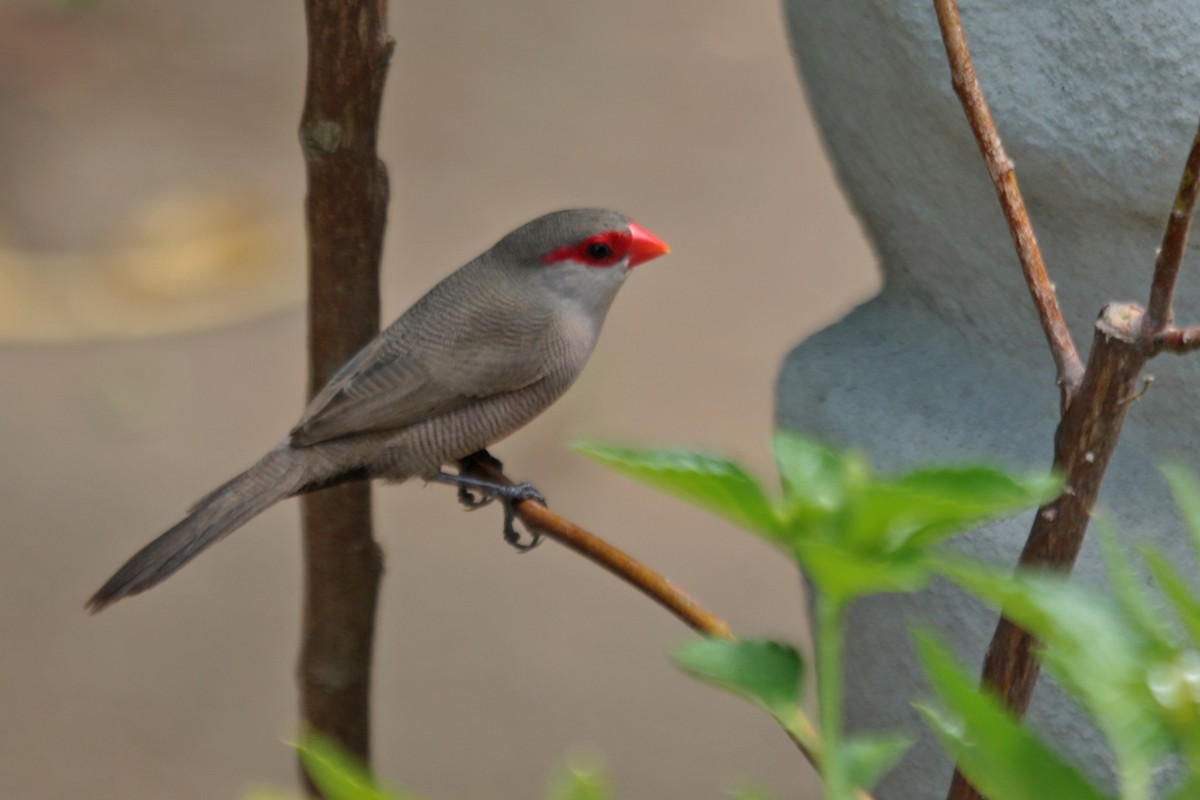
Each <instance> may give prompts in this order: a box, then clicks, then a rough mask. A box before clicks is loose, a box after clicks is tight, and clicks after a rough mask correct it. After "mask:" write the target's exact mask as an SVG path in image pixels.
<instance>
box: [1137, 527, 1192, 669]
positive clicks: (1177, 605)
mask: <svg viewBox="0 0 1200 800" xmlns="http://www.w3.org/2000/svg"><path fill="white" fill-rule="evenodd" d="M1139 552H1140V553H1141V556H1142V560H1144V561H1145V562H1146V566H1148V567H1149V568H1150V574H1151V575H1153V576H1154V581H1155V583H1157V584H1158V588H1159V591H1161V592H1162V594H1163V597H1165V598H1166V599H1167V601H1168V602H1169V603H1170V604H1171V607H1172V609H1173V610H1174V611H1175V617H1176V618H1177V619H1178V620H1179V624H1180V625H1182V626H1183V629H1184V630H1185V631H1187V634H1188V636H1189V637H1190V638H1191V640H1192V647H1200V600H1198V599H1197V598H1196V596H1195V595H1193V594H1192V589H1191V586H1190V585H1189V584H1188V582H1187V581H1186V580H1184V578H1183V575H1182V574H1180V572H1179V569H1178V568H1177V567H1176V566H1175V565H1174V564H1173V563H1171V562H1170V561H1168V560H1167V558H1166V557H1165V556H1163V554H1162V553H1160V552H1158V551H1156V550H1152V549H1150V548H1142V549H1140V550H1139Z"/></svg>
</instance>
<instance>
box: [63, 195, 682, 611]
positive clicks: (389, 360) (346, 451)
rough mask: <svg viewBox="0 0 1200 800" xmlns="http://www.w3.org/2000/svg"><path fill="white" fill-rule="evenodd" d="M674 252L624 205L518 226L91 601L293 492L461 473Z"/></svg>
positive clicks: (536, 406) (142, 586) (195, 550)
mask: <svg viewBox="0 0 1200 800" xmlns="http://www.w3.org/2000/svg"><path fill="white" fill-rule="evenodd" d="M668 252H670V250H669V248H668V247H667V246H666V245H665V244H664V243H663V242H662V241H660V240H659V239H658V238H657V237H656V236H654V234H652V233H650V232H649V231H647V230H646V229H645V228H642V227H640V226H638V225H637V224H635V223H634V222H631V221H630V220H629V218H627V217H625V216H624V215H622V214H618V213H617V212H615V211H604V210H598V209H574V210H569V211H558V212H555V213H553V214H547V215H546V216H544V217H539V218H538V219H535V220H533V221H532V222H529V223H526V224H525V225H522V226H521V227H520V228H517V229H516V230H515V231H513V232H512V233H510V234H508V235H507V236H505V237H504V238H503V239H501V240H500V241H499V242H497V243H496V244H495V245H493V246H492V248H491V249H490V250H488V251H487V252H485V253H484V254H483V255H481V256H479V257H478V258H476V259H474V260H473V261H471V262H470V263H468V264H467V265H466V266H464V267H462V268H460V269H459V270H458V271H457V272H454V273H453V274H451V275H450V276H448V277H447V278H445V279H444V280H442V282H441V283H439V284H437V285H436V286H434V287H433V289H431V290H430V291H429V293H428V294H426V295H425V296H424V297H422V298H421V299H420V300H418V301H417V302H416V303H415V304H414V305H413V306H412V307H411V308H410V309H408V311H406V312H404V314H403V315H401V317H400V318H399V319H397V320H396V321H395V322H394V323H392V325H391V326H390V327H389V328H387V329H386V330H384V331H383V332H382V333H380V334H379V335H378V336H376V337H375V338H374V339H373V340H372V341H371V342H370V343H368V344H367V346H366V347H364V348H363V349H362V350H361V351H360V352H359V353H358V354H357V355H356V356H354V357H353V358H352V359H350V360H349V361H348V362H347V363H346V364H345V366H343V367H342V368H341V369H340V370H338V372H337V373H336V374H335V375H334V376H333V377H332V378H331V379H330V381H329V383H328V384H326V386H325V388H324V389H322V390H321V391H320V392H319V393H318V394H317V395H316V397H314V398H313V399H312V402H311V403H309V405H308V408H306V409H305V410H304V414H303V415H302V416H301V417H300V421H299V423H297V425H296V427H294V428H292V430H291V432H290V433H289V434H288V435H287V436H286V437H285V438H284V440H283V441H282V442H280V443H279V444H277V445H276V446H275V447H274V448H272V449H271V450H270V452H268V453H267V454H266V455H265V456H263V457H262V459H261V460H259V462H258V463H257V464H255V465H254V466H252V467H251V468H250V469H248V470H246V471H245V472H243V473H242V474H241V475H238V476H237V477H236V478H234V479H233V480H231V481H229V482H228V483H226V484H225V485H223V486H221V487H220V488H218V489H216V490H215V491H213V492H212V493H211V494H209V495H207V496H206V497H204V498H203V499H202V500H200V502H198V503H197V504H196V505H195V506H193V507H192V509H191V511H190V513H189V514H188V516H187V517H185V518H184V519H183V521H181V522H180V523H178V524H177V525H175V527H173V528H171V529H170V530H168V531H167V532H166V533H164V534H162V535H161V536H159V537H158V538H157V539H155V540H154V541H152V542H151V543H150V544H148V545H146V546H145V547H143V548H142V549H141V550H139V551H138V552H137V554H136V555H134V556H133V558H131V559H129V561H127V562H126V563H125V565H124V566H122V567H121V568H120V569H119V570H117V573H116V574H115V575H113V576H112V577H111V578H110V579H109V580H108V582H107V583H105V584H104V586H102V587H101V588H100V591H98V592H96V594H95V595H94V596H93V597H92V598H91V600H89V601H88V604H87V607H88V609H89V610H91V611H92V612H96V611H99V610H101V609H103V608H104V607H105V606H108V605H109V604H110V603H113V602H115V601H117V600H120V599H121V598H122V597H127V596H129V595H133V594H137V593H138V592H142V591H145V590H146V589H149V588H150V587H152V586H154V585H155V584H157V583H159V582H161V581H163V580H165V579H166V578H167V577H168V576H170V575H172V574H173V573H174V572H175V571H176V570H178V569H179V568H180V567H182V566H183V565H184V564H186V563H187V562H188V561H190V560H192V559H193V558H195V557H196V555H197V554H199V553H200V551H201V550H204V549H205V548H206V547H208V546H209V545H211V544H213V543H214V542H216V541H218V540H220V539H222V538H224V537H225V536H227V535H229V534H230V533H232V532H233V531H234V530H236V529H237V528H239V527H240V526H242V525H243V524H245V523H246V522H247V521H248V520H250V519H251V518H252V517H254V516H256V515H257V514H259V513H261V512H262V511H264V510H265V509H266V508H268V507H269V506H271V505H272V504H274V503H275V502H277V501H279V500H282V499H283V498H285V497H291V496H292V495H297V494H302V493H304V492H307V491H312V490H314V489H319V488H322V487H325V486H330V485H333V484H335V483H339V482H341V481H343V480H347V479H350V478H364V479H365V478H383V479H385V480H389V481H405V480H408V479H409V478H424V479H426V480H439V479H440V480H450V481H454V480H455V476H451V475H448V474H447V473H444V472H442V470H441V467H442V465H444V464H447V463H451V462H454V461H457V460H458V459H461V458H464V457H466V456H468V455H470V454H472V453H475V452H476V451H479V450H483V449H484V448H486V447H488V446H489V445H491V444H492V443H494V442H496V441H497V440H499V439H502V438H504V437H505V436H508V435H509V434H510V433H512V432H514V431H516V430H517V429H518V428H520V427H522V426H523V425H525V424H526V423H527V422H529V421H530V420H532V419H533V418H534V417H536V416H537V415H538V414H540V413H541V412H542V411H544V410H545V409H546V408H547V407H548V406H549V405H550V404H551V403H553V402H554V401H555V400H557V399H558V398H559V396H561V395H562V393H563V392H564V391H566V389H567V388H568V387H569V386H570V385H571V384H572V383H573V382H574V381H575V379H576V378H577V377H579V373H580V372H581V371H582V370H583V366H584V364H585V363H587V360H588V356H590V355H591V353H592V348H593V347H595V345H596V339H597V337H598V336H599V335H600V327H601V325H602V324H603V323H604V317H605V315H606V314H607V313H608V308H609V306H610V305H611V304H612V301H613V298H615V297H616V294H617V290H618V289H619V288H621V284H622V283H624V281H625V276H626V274H627V273H628V272H629V270H630V269H632V268H633V267H635V266H637V265H638V264H641V263H644V262H646V261H649V260H651V259H653V258H657V257H658V256H661V255H663V254H665V253H668ZM460 485H461V484H460ZM473 488H477V489H478V488H480V487H479V486H474V487H473ZM482 488H483V489H484V490H485V491H486V490H487V489H488V488H489V487H487V486H484V487H482ZM509 499H510V500H511V497H510V498H509ZM510 510H511V509H510Z"/></svg>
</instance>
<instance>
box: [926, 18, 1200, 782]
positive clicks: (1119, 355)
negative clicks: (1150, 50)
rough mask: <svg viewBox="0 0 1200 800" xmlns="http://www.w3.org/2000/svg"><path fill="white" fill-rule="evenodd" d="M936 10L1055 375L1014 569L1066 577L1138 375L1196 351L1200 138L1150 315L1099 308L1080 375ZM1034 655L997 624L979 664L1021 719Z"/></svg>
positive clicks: (959, 47) (1007, 178)
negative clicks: (1038, 502)
mask: <svg viewBox="0 0 1200 800" xmlns="http://www.w3.org/2000/svg"><path fill="white" fill-rule="evenodd" d="M934 8H935V10H936V12H937V16H938V24H939V26H940V27H941V31H942V39H943V41H944V43H945V46H946V55H947V58H948V60H949V63H950V71H951V76H952V83H953V85H954V89H955V92H956V93H957V94H958V97H959V100H960V101H961V103H962V106H963V111H964V113H965V114H966V117H967V120H968V121H969V122H970V125H971V130H972V132H973V133H974V135H975V139H976V141H977V143H978V144H979V149H980V152H981V153H982V155H983V159H984V161H985V163H986V164H987V167H988V172H989V174H990V175H991V176H992V181H993V183H994V184H995V187H996V194H997V196H998V197H999V198H1000V205H1001V207H1002V208H1003V210H1004V216H1005V219H1006V220H1007V221H1008V224H1009V230H1010V232H1011V233H1012V237H1013V242H1014V244H1015V245H1016V250H1017V256H1018V258H1019V259H1020V261H1021V266H1022V270H1023V272H1024V274H1025V280H1026V283H1027V284H1028V286H1029V291H1030V295H1031V296H1032V297H1033V300H1034V305H1035V306H1036V307H1037V310H1038V315H1039V317H1040V319H1041V323H1042V328H1043V330H1044V332H1045V334H1046V339H1047V342H1048V343H1049V345H1050V350H1051V353H1052V355H1053V357H1054V362H1055V365H1056V367H1057V369H1058V385H1059V389H1060V392H1061V406H1062V418H1061V419H1060V421H1059V425H1058V430H1057V431H1056V433H1055V447H1054V469H1055V470H1056V471H1057V472H1058V473H1059V474H1060V475H1062V476H1063V478H1064V488H1063V492H1062V494H1061V495H1060V496H1059V497H1057V498H1056V499H1055V500H1053V501H1052V502H1050V503H1048V504H1046V505H1045V506H1043V507H1042V508H1040V509H1038V513H1037V516H1036V517H1035V518H1034V523H1033V527H1032V529H1031V531H1030V533H1029V538H1028V539H1027V540H1026V542H1025V548H1024V550H1023V551H1022V553H1021V558H1020V561H1019V564H1020V566H1022V567H1042V568H1047V567H1048V568H1051V569H1058V570H1061V571H1063V572H1070V570H1071V569H1072V567H1073V566H1074V564H1075V560H1076V558H1077V557H1078V556H1079V551H1080V548H1081V547H1082V545H1083V538H1084V534H1085V532H1086V531H1087V525H1088V521H1089V520H1090V518H1091V513H1092V509H1093V508H1094V506H1095V503H1096V498H1097V497H1098V495H1099V491H1100V484H1101V482H1102V481H1103V479H1104V473H1105V470H1106V469H1107V467H1108V463H1109V460H1110V459H1111V457H1112V454H1113V452H1114V451H1115V450H1116V447H1117V441H1118V439H1119V437H1120V434H1121V426H1122V424H1123V423H1124V421H1125V415H1126V413H1128V411H1129V408H1130V406H1131V405H1132V404H1133V403H1134V402H1135V401H1136V400H1137V399H1138V398H1139V397H1141V395H1142V394H1144V392H1145V390H1146V387H1147V386H1148V385H1149V380H1148V379H1147V380H1146V381H1145V382H1144V383H1143V386H1142V387H1141V388H1140V389H1139V387H1138V381H1139V376H1140V375H1141V371H1142V367H1143V366H1145V364H1146V362H1147V361H1148V360H1149V359H1150V358H1152V357H1154V356H1155V355H1157V354H1159V353H1161V352H1172V353H1179V354H1183V353H1189V352H1191V351H1193V350H1198V349H1200V328H1183V329H1177V328H1175V327H1174V326H1173V320H1174V315H1173V311H1172V300H1173V297H1174V293H1175V285H1176V282H1177V280H1178V277H1179V270H1180V267H1181V265H1182V262H1183V255H1184V252H1185V250H1186V246H1187V237H1188V230H1189V228H1190V226H1191V220H1192V215H1193V212H1194V209H1195V205H1196V198H1197V194H1200V130H1198V132H1197V134H1196V136H1194V137H1193V139H1192V146H1191V149H1190V151H1189V152H1188V156H1187V160H1186V163H1185V166H1184V170H1183V176H1182V178H1181V179H1180V181H1179V188H1178V190H1177V192H1176V195H1175V201H1174V203H1173V204H1172V207H1171V213H1170V215H1169V217H1168V219H1167V225H1166V230H1165V232H1164V233H1163V242H1162V246H1161V247H1160V248H1159V252H1158V257H1157V259H1156V262H1155V265H1154V277H1153V280H1152V284H1151V290H1150V298H1149V302H1148V304H1147V308H1146V310H1145V311H1143V309H1141V308H1140V307H1139V306H1137V305H1135V304H1132V303H1113V304H1110V305H1108V306H1106V307H1105V308H1104V309H1103V310H1102V311H1101V314H1100V318H1099V319H1098V320H1097V322H1096V327H1095V335H1094V339H1093V342H1092V349H1091V352H1090V354H1089V357H1088V363H1087V367H1086V369H1085V368H1083V367H1082V365H1081V363H1080V361H1079V356H1078V355H1077V353H1076V352H1075V348H1074V345H1073V344H1072V342H1071V339H1070V335H1069V334H1068V333H1067V330H1066V325H1065V322H1064V321H1063V318H1062V313H1061V311H1060V310H1059V308H1058V302H1057V299H1056V297H1055V293H1054V287H1053V284H1052V283H1051V282H1050V279H1049V277H1048V275H1047V273H1046V270H1045V267H1044V265H1043V264H1042V260H1041V255H1040V253H1039V251H1038V247H1037V241H1036V239H1035V238H1034V235H1033V229H1032V226H1031V225H1030V223H1029V218H1028V215H1027V214H1026V212H1025V205H1024V202H1023V201H1022V199H1021V194H1020V190H1019V189H1018V188H1017V181H1016V174H1015V171H1014V169H1013V165H1012V162H1011V161H1010V160H1009V158H1008V156H1007V155H1006V154H1005V152H1004V149H1003V146H1002V145H1001V143H1000V135H999V133H998V132H997V131H996V126H995V122H994V121H993V120H992V117H991V114H990V113H989V112H988V109H987V104H986V102H985V101H984V99H983V91H982V89H981V88H980V87H979V82H978V80H977V79H976V76H975V69H974V67H973V65H972V63H971V56H970V53H969V51H968V50H967V44H966V38H965V36H964V34H963V30H962V20H961V18H960V17H959V13H958V6H957V4H956V3H955V0H934ZM1034 649H1035V648H1034V641H1033V638H1032V637H1031V636H1029V634H1027V633H1026V632H1025V631H1023V630H1021V629H1020V628H1018V627H1017V626H1016V625H1014V624H1012V623H1011V622H1009V621H1008V620H1007V619H1001V620H1000V622H999V624H998V625H997V627H996V631H995V634H994V635H993V637H992V641H991V644H990V645H989V647H988V651H987V655H986V657H985V660H984V668H983V683H984V684H986V685H988V686H990V687H992V688H993V689H995V690H996V691H997V693H998V694H999V695H1000V696H1001V697H1002V698H1003V699H1004V700H1005V702H1006V703H1007V704H1008V705H1009V707H1010V708H1012V709H1013V710H1014V712H1015V713H1017V714H1018V715H1023V714H1024V713H1025V711H1026V709H1027V708H1028V706H1029V699H1030V697H1031V696H1032V694H1033V687H1034V685H1035V683H1036V682H1037V676H1038V671H1039V665H1038V662H1037V659H1036V657H1035V654H1034ZM979 798H981V795H980V794H979V793H978V792H977V791H976V790H975V789H974V788H973V787H971V785H970V784H969V783H968V782H967V781H966V779H965V778H964V777H963V776H962V774H961V773H959V772H955V774H954V779H953V781H952V783H951V787H950V791H949V794H948V800H979Z"/></svg>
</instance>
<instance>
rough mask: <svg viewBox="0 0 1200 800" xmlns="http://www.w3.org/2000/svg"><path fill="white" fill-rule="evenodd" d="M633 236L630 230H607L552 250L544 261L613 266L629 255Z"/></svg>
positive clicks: (543, 257)
mask: <svg viewBox="0 0 1200 800" xmlns="http://www.w3.org/2000/svg"><path fill="white" fill-rule="evenodd" d="M632 238H633V237H632V236H631V235H630V234H629V232H628V231H605V232H604V233H598V234H596V235H595V236H589V237H588V238H586V239H584V240H583V241H582V242H577V243H576V244H571V245H567V246H566V247H560V248H558V249H557V250H551V251H550V252H549V253H546V255H544V256H542V263H543V264H557V263H558V262H560V261H574V262H576V263H579V264H583V265H584V266H587V267H611V266H612V265H613V264H616V263H617V262H618V261H620V260H621V259H623V258H625V256H626V255H628V253H629V243H630V240H631V239H632Z"/></svg>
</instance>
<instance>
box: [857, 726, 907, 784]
mask: <svg viewBox="0 0 1200 800" xmlns="http://www.w3.org/2000/svg"><path fill="white" fill-rule="evenodd" d="M912 744H913V740H912V739H911V738H909V737H908V736H905V735H904V734H900V733H890V734H888V733H884V734H859V735H858V736H852V737H847V738H846V740H845V742H844V743H843V744H842V758H843V760H844V762H845V764H846V771H847V772H848V773H849V775H850V780H852V781H853V782H854V785H855V786H861V787H862V788H863V789H866V790H867V791H868V792H869V791H871V789H872V788H873V787H874V786H875V784H876V783H878V782H879V779H880V778H882V777H883V776H884V775H886V774H887V773H888V770H890V769H891V768H892V767H894V766H896V763H897V762H898V761H899V760H900V759H901V758H902V757H903V756H904V754H905V753H907V752H908V748H910V747H912Z"/></svg>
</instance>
